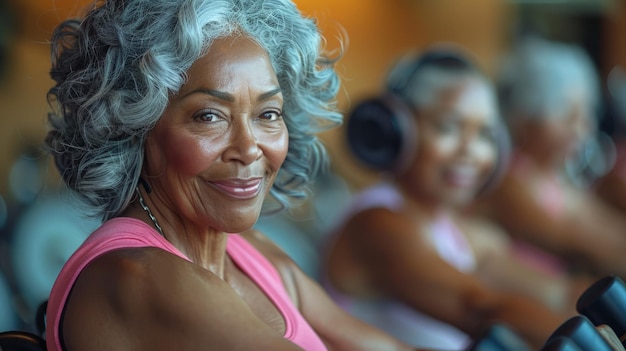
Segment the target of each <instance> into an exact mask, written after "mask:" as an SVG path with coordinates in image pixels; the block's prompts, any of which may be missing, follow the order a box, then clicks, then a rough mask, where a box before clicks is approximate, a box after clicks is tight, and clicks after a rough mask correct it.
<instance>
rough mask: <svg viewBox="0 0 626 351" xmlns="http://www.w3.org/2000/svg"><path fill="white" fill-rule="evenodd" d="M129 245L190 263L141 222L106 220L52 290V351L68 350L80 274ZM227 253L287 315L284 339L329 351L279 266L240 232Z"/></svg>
mask: <svg viewBox="0 0 626 351" xmlns="http://www.w3.org/2000/svg"><path fill="white" fill-rule="evenodd" d="M129 247H157V248H160V249H162V250H165V251H167V252H169V253H171V254H173V255H176V256H178V257H181V258H183V259H185V260H187V261H190V262H191V260H189V258H187V257H186V256H185V255H184V254H183V253H182V252H180V251H179V250H178V249H177V248H176V247H175V246H174V245H172V244H171V243H170V242H169V241H167V240H166V239H165V238H163V237H162V236H161V235H160V234H159V233H158V232H156V231H155V230H154V229H152V227H150V226H148V225H147V224H146V223H144V222H142V221H140V220H137V219H134V218H128V217H123V218H114V219H111V220H109V221H107V222H105V223H104V224H103V225H102V226H101V227H100V228H99V229H98V230H96V231H95V232H94V233H92V234H91V235H90V236H89V238H87V240H86V241H85V242H84V243H83V244H82V245H81V247H80V248H79V249H78V250H76V252H75V253H74V254H73V255H72V256H71V257H70V258H69V260H68V261H67V262H66V263H65V265H64V266H63V269H62V270H61V272H60V273H59V275H58V277H57V279H56V282H55V283H54V286H53V287H52V290H51V293H50V297H49V300H48V310H47V314H46V315H47V321H46V322H47V325H46V343H47V347H48V351H60V350H63V347H62V344H61V337H60V329H61V326H60V323H61V317H62V314H63V309H64V307H65V303H66V301H67V298H68V296H69V293H70V291H71V289H72V286H73V285H74V282H75V281H76V279H77V278H78V275H79V274H80V273H81V272H82V270H83V269H84V268H85V267H86V266H87V265H88V264H89V263H90V262H92V261H93V260H95V259H96V258H97V257H99V256H100V255H102V254H105V253H107V252H110V251H113V250H115V249H121V248H129ZM226 251H227V253H228V255H229V256H230V257H231V259H232V260H233V261H234V262H235V264H236V265H237V266H238V267H239V268H240V269H241V270H242V271H243V272H244V273H245V274H246V275H248V277H250V279H252V280H253V281H254V282H255V283H256V284H257V285H258V286H259V287H260V288H261V290H262V291H263V292H264V293H265V294H266V295H267V296H268V297H269V299H270V300H271V301H272V302H273V303H274V305H275V306H276V308H277V309H278V311H279V312H280V313H281V314H282V316H283V319H284V320H285V335H284V337H285V338H286V339H287V340H290V341H292V342H293V343H295V344H296V345H299V346H300V347H302V348H303V349H305V350H311V351H318V350H320V351H321V350H324V351H325V350H326V347H325V346H324V344H323V342H322V341H321V340H320V338H319V337H318V336H317V334H316V333H315V331H313V329H312V328H311V326H310V325H309V324H308V323H307V322H306V320H305V319H304V317H303V316H302V315H301V314H300V312H299V311H298V309H297V308H296V307H295V306H294V305H293V303H292V302H291V300H290V298H289V295H288V294H287V292H286V290H285V288H284V286H283V283H282V280H281V278H280V275H279V274H278V271H277V270H276V268H275V267H274V266H273V265H272V264H271V263H270V262H269V261H268V260H267V259H266V258H265V257H264V256H263V255H262V254H261V253H260V252H259V251H258V250H256V249H255V248H254V247H253V246H252V245H251V244H249V243H248V242H247V241H246V240H245V239H244V238H242V237H241V236H240V235H238V234H231V235H230V236H229V238H228V243H227V247H226Z"/></svg>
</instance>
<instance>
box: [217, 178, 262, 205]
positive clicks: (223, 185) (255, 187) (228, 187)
mask: <svg viewBox="0 0 626 351" xmlns="http://www.w3.org/2000/svg"><path fill="white" fill-rule="evenodd" d="M261 182H262V178H252V179H227V180H220V181H214V182H211V184H213V185H215V187H216V188H218V189H220V190H221V191H222V192H224V193H225V194H226V195H228V196H230V197H232V198H235V199H240V200H247V199H252V198H254V197H256V196H257V195H259V193H260V191H261Z"/></svg>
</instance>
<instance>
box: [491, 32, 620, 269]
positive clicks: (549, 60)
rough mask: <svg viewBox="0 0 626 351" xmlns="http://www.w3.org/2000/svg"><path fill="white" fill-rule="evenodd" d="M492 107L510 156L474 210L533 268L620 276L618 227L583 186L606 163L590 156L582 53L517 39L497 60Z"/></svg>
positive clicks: (593, 76) (595, 83)
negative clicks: (496, 100) (506, 134)
mask: <svg viewBox="0 0 626 351" xmlns="http://www.w3.org/2000/svg"><path fill="white" fill-rule="evenodd" d="M500 102H501V108H502V111H503V115H504V118H505V121H506V123H507V125H508V127H509V130H510V134H511V138H512V141H513V155H512V158H511V164H510V166H509V169H508V171H507V172H506V174H505V176H504V179H503V181H502V182H501V183H500V184H499V186H498V187H496V189H494V191H493V192H492V193H491V194H489V195H488V196H486V197H485V198H484V199H483V201H482V202H481V204H480V206H479V208H480V209H481V210H483V211H484V213H486V214H487V215H488V216H490V217H492V218H493V219H496V220H497V221H498V222H499V223H500V224H501V225H502V226H503V227H504V228H506V230H507V231H508V232H509V233H510V235H511V236H512V238H513V239H514V240H516V241H517V243H518V245H517V246H518V250H517V254H518V255H519V256H520V257H521V258H523V259H525V260H527V261H528V262H529V263H531V264H533V265H536V266H537V267H540V268H542V269H544V270H546V271H548V272H553V273H555V274H561V273H563V272H565V271H570V272H571V271H572V270H573V271H576V272H584V273H585V274H590V275H591V276H596V275H605V274H615V275H619V276H622V277H624V276H626V256H624V255H623V252H625V250H626V221H625V220H624V219H623V218H621V217H620V216H619V215H617V213H616V212H615V211H613V210H612V209H611V208H609V207H608V206H607V205H606V204H605V203H604V202H603V201H601V200H599V199H598V198H597V197H596V196H595V195H594V194H593V193H592V192H591V191H590V190H589V188H588V186H587V185H588V184H589V181H590V180H593V179H594V178H595V177H597V176H599V175H601V174H602V173H603V172H605V171H606V169H607V168H608V167H610V162H608V161H606V160H608V159H609V157H606V155H604V154H602V153H601V152H598V151H599V150H601V148H600V147H598V143H597V139H596V129H597V127H596V126H597V115H598V113H599V109H600V83H599V78H598V75H597V73H596V72H595V67H594V65H593V62H592V61H591V59H590V58H589V56H588V55H587V54H586V53H585V51H584V50H583V49H581V48H580V47H578V46H575V45H573V44H567V43H560V42H550V41H547V40H544V39H539V38H527V39H525V40H523V41H522V42H521V43H520V44H519V45H518V46H517V47H516V48H515V49H514V50H513V51H512V52H511V53H510V54H509V55H508V56H507V57H505V59H504V61H503V70H502V72H501V76H500ZM590 170H591V173H590V172H589V171H590ZM583 171H585V172H586V174H585V173H584V172H583ZM590 174H591V178H590Z"/></svg>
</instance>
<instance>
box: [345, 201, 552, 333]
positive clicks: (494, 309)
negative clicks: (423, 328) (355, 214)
mask: <svg viewBox="0 0 626 351" xmlns="http://www.w3.org/2000/svg"><path fill="white" fill-rule="evenodd" d="M357 219H358V220H357V221H353V222H352V225H351V227H350V228H348V231H349V232H350V233H349V235H351V237H352V244H353V245H352V246H353V247H354V249H355V250H358V251H360V253H359V256H360V257H361V262H362V264H363V265H364V266H365V267H367V268H368V270H369V271H370V272H371V273H372V279H373V281H374V282H375V284H376V285H377V287H378V288H379V290H380V291H382V292H383V293H386V294H389V295H391V296H392V297H393V298H396V299H398V300H401V301H403V302H404V303H405V304H407V305H408V306H411V307H413V308H415V309H416V310H419V311H421V312H422V313H426V314H428V315H430V316H432V317H434V318H436V319H439V320H442V321H444V322H447V323H450V324H452V325H455V326H456V327H458V328H459V329H461V330H463V331H465V332H466V333H468V334H470V335H472V336H475V337H476V336H479V335H482V333H483V332H484V331H485V330H486V329H487V328H488V327H489V326H490V325H491V324H492V323H494V322H501V323H507V324H509V325H510V326H511V327H512V328H514V329H517V330H518V331H520V332H521V333H523V334H525V336H527V337H529V338H532V339H533V340H534V341H538V340H541V338H543V337H547V336H548V335H549V333H550V332H551V331H552V330H553V329H551V328H552V327H556V326H557V325H558V322H560V321H561V317H560V316H557V315H556V314H553V313H552V312H551V311H549V310H548V309H547V308H546V307H545V306H543V305H541V304H540V303H539V302H538V301H535V300H533V299H530V298H524V297H521V296H516V295H509V294H504V293H499V292H496V291H494V290H491V289H489V288H488V287H487V286H486V285H484V284H483V283H482V282H481V281H480V280H479V279H478V278H477V277H476V276H475V275H473V274H468V273H464V272H461V271H459V270H458V269H456V268H455V267H453V266H451V265H450V264H448V263H447V262H446V261H444V260H443V259H442V258H440V257H439V255H438V254H437V252H436V251H435V250H434V249H433V248H432V247H431V245H430V244H429V243H428V242H426V241H425V239H424V237H425V236H424V235H420V233H419V232H416V231H419V225H416V224H415V222H414V219H412V218H407V217H405V216H402V215H398V214H394V213H390V212H388V213H385V212H382V211H381V212H380V213H378V214H377V215H374V214H373V213H369V214H368V215H367V216H363V217H362V218H357ZM520 306H525V307H526V310H522V308H521V307H520ZM524 318H525V319H526V320H523V319H524ZM535 318H543V321H542V322H534V321H533V320H534V319H535ZM528 321H533V322H534V323H535V325H532V324H533V322H528ZM543 322H545V323H543Z"/></svg>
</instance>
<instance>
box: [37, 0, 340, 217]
mask: <svg viewBox="0 0 626 351" xmlns="http://www.w3.org/2000/svg"><path fill="white" fill-rule="evenodd" d="M233 34H240V35H246V36H249V37H250V38H253V39H254V40H256V41H257V42H258V43H259V44H260V45H261V46H262V47H263V48H264V49H265V50H266V51H267V52H268V54H269V56H270V59H271V62H272V65H273V67H274V70H275V72H276V74H277V76H278V80H279V84H280V86H281V89H282V92H283V95H284V100H285V103H284V116H285V123H286V125H287V129H288V131H289V151H288V155H287V158H286V160H285V163H284V164H283V167H282V168H281V170H280V172H279V174H278V177H277V179H276V182H275V183H274V186H273V188H272V189H271V192H270V193H271V195H272V197H273V198H274V199H275V200H276V201H277V203H278V205H279V206H278V209H284V208H288V207H289V206H290V205H291V204H292V203H293V200H297V199H305V198H306V196H307V190H308V187H307V186H308V184H309V183H310V181H311V180H312V178H313V177H314V176H315V175H316V174H317V173H318V172H319V171H321V170H323V169H325V167H327V163H328V161H327V156H326V152H325V150H324V147H323V145H322V144H321V142H320V140H319V139H318V138H317V137H316V134H317V133H319V132H320V131H323V130H326V129H328V128H329V127H334V126H336V125H338V124H340V123H341V121H342V115H341V114H340V113H339V112H338V111H337V108H336V100H335V98H336V95H337V93H338V90H339V77H338V75H337V73H336V72H335V70H334V68H333V66H334V64H335V63H336V60H337V59H338V58H339V56H340V54H339V55H336V56H337V57H335V58H331V57H329V55H327V54H326V53H324V52H323V48H322V45H323V41H322V40H323V38H322V36H321V35H320V33H319V30H318V28H317V26H316V23H315V22H314V20H312V19H310V18H307V17H304V16H303V15H302V14H301V13H300V12H299V11H298V9H297V8H296V6H295V5H294V4H293V3H292V2H291V1H289V0H179V1H171V0H105V1H99V2H97V3H96V4H95V5H94V6H93V7H92V8H90V9H89V10H88V12H87V13H86V16H85V17H84V18H83V19H82V20H78V19H70V20H67V21H65V22H63V23H61V24H60V25H59V26H58V27H57V28H56V29H55V31H54V33H53V36H52V52H51V54H52V69H51V72H50V75H51V77H52V78H53V79H54V81H55V82H56V84H55V85H54V86H53V87H52V88H51V89H50V90H49V92H48V103H49V104H50V106H51V108H52V112H50V113H49V121H50V125H51V130H50V131H49V133H48V135H47V137H46V140H45V141H46V146H47V149H48V150H49V151H50V152H51V154H52V155H53V157H54V159H55V163H56V166H57V168H58V170H59V172H60V174H61V176H62V178H63V180H64V182H65V183H66V185H67V186H68V187H69V188H70V189H72V190H73V193H74V194H76V195H77V196H78V198H79V199H81V200H83V202H84V204H85V205H86V206H85V207H86V208H85V210H87V211H88V213H90V214H91V215H93V216H96V217H101V218H102V219H104V220H107V219H110V218H113V217H115V216H117V215H119V213H120V212H121V211H122V210H124V209H125V208H126V206H127V205H128V203H129V202H130V200H131V198H132V196H133V191H134V189H135V187H136V186H137V184H138V181H139V175H140V172H141V168H142V164H143V149H144V142H145V139H146V135H147V133H148V132H149V131H150V129H151V128H152V127H153V126H154V125H155V124H156V123H157V121H158V120H159V118H160V117H161V115H162V113H163V111H164V110H165V108H166V105H167V104H168V98H169V97H170V96H171V95H172V94H176V93H177V92H178V90H179V89H180V87H181V86H182V85H183V84H184V82H185V79H186V75H185V72H186V71H187V70H188V69H189V67H190V66H191V65H192V63H193V62H194V61H196V60H197V59H198V58H200V57H201V56H202V55H203V54H204V53H206V51H207V49H208V48H209V46H210V45H211V43H212V42H213V40H215V39H216V38H220V37H224V36H228V35H233Z"/></svg>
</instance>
